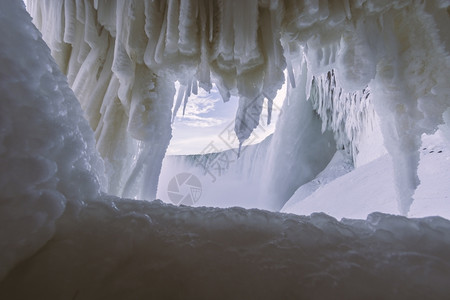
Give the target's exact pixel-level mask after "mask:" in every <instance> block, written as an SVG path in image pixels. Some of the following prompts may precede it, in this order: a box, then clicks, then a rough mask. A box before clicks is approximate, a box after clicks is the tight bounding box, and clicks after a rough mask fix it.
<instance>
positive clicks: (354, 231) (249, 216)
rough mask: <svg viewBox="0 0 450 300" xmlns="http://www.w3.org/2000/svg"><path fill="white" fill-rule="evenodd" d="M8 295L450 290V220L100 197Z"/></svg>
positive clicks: (2, 286) (419, 294) (64, 224)
mask: <svg viewBox="0 0 450 300" xmlns="http://www.w3.org/2000/svg"><path fill="white" fill-rule="evenodd" d="M57 225H58V226H57V231H56V233H55V235H54V238H53V239H52V240H50V241H49V242H48V243H47V244H46V245H45V246H44V247H43V248H42V249H41V250H40V251H39V252H38V253H36V254H35V255H34V256H33V258H32V259H29V260H26V261H24V262H23V263H21V264H20V265H19V266H18V267H17V268H16V269H14V270H13V271H12V272H11V273H10V275H9V276H8V277H7V278H6V279H5V280H4V281H2V282H1V283H0V297H1V298H2V299H35V298H39V299H73V298H75V299H124V298H126V299H144V298H152V299H154V298H155V299H156V298H157V299H161V298H164V299H179V298H180V299H181V298H182V299H186V298H189V299H194V298H196V299H198V298H201V299H207V298H214V299H230V298H242V299H275V298H283V299H298V298H299V297H300V298H303V297H304V298H308V299H325V298H339V299H361V298H364V299H424V298H428V299H445V298H446V297H447V296H448V294H449V293H450V286H449V285H448V282H449V280H450V264H449V259H450V256H449V255H450V254H449V253H450V222H449V221H448V220H445V219H442V218H439V217H429V218H423V219H407V218H405V217H401V216H392V215H383V214H380V213H374V214H371V215H369V216H368V217H367V220H350V219H345V220H342V221H341V222H338V221H337V220H336V219H334V218H331V217H329V216H327V215H325V214H313V215H311V216H308V217H301V216H296V215H288V214H280V213H270V212H266V211H260V210H245V209H242V208H230V209H214V208H191V207H175V206H171V205H165V204H162V203H161V202H143V201H135V200H125V199H118V198H109V197H108V198H105V197H103V198H99V199H98V201H91V202H89V203H88V204H87V206H85V207H83V209H82V210H81V212H80V214H79V216H78V217H75V218H74V217H70V216H66V215H64V216H63V217H62V218H60V219H59V221H58V223H57Z"/></svg>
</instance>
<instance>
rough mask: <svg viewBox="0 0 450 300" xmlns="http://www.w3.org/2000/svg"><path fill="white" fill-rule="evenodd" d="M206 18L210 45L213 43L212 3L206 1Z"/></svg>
mask: <svg viewBox="0 0 450 300" xmlns="http://www.w3.org/2000/svg"><path fill="white" fill-rule="evenodd" d="M207 3H208V8H209V11H208V16H209V42H210V43H211V42H212V41H213V34H214V10H213V9H214V2H213V1H208V2H207Z"/></svg>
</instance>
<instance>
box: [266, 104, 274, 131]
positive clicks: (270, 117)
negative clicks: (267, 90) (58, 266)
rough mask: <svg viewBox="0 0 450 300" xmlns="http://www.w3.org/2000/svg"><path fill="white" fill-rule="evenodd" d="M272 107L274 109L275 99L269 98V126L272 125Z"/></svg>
mask: <svg viewBox="0 0 450 300" xmlns="http://www.w3.org/2000/svg"><path fill="white" fill-rule="evenodd" d="M272 107H273V99H272V98H267V126H269V125H270V122H271V121H272Z"/></svg>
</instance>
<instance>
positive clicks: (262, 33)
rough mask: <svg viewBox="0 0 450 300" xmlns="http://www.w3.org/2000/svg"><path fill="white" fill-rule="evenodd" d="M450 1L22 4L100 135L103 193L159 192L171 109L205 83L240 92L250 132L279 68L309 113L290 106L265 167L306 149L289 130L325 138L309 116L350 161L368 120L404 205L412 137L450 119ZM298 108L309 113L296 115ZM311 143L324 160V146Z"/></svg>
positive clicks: (404, 207)
mask: <svg viewBox="0 0 450 300" xmlns="http://www.w3.org/2000/svg"><path fill="white" fill-rule="evenodd" d="M449 3H450V2H449V1H445V0H442V1H437V0H436V1H410V0H399V1H379V0H378V1H364V0H355V1H349V0H338V1H325V0H310V1H289V0H286V1H270V0H266V1H264V0H260V1H257V0H247V1H206V0H205V1H203V0H186V1H184V0H183V1H176V0H174V1H172V0H167V1H166V0H161V1H144V0H142V1H139V0H136V1H132V0H130V1H106V0H94V1H89V0H85V1H82V0H77V1H72V0H66V1H62V0H61V1H34V0H28V1H27V7H28V10H29V12H30V13H31V15H32V16H33V18H34V23H35V24H36V26H37V27H38V28H39V29H40V30H41V32H42V34H43V38H44V40H45V41H46V42H47V44H48V45H49V46H50V48H51V50H52V55H53V57H54V58H55V59H56V61H57V63H58V65H59V66H60V68H61V70H62V71H63V72H64V73H65V74H66V75H67V77H68V81H69V85H70V86H71V87H72V89H73V90H74V92H75V94H76V96H77V97H78V99H79V101H80V102H81V105H82V107H83V109H84V111H85V115H86V118H87V119H88V122H89V124H90V126H91V127H92V129H93V130H94V132H95V138H96V140H97V149H98V151H99V152H100V154H101V156H102V157H103V159H104V161H105V167H106V173H107V175H108V176H107V177H108V182H107V184H106V186H105V189H106V191H107V192H109V193H111V194H114V195H120V196H124V197H135V198H140V199H154V197H155V194H156V188H157V182H158V176H159V172H160V169H161V162H162V159H163V158H164V155H165V151H166V149H167V146H168V144H169V142H170V138H171V125H170V124H171V119H172V118H173V116H174V115H175V114H176V112H177V110H178V109H179V108H180V107H181V106H182V105H186V102H187V101H188V99H189V96H190V95H191V94H192V93H194V94H195V93H197V90H198V88H199V87H200V88H203V89H205V90H209V89H210V88H211V84H212V83H213V82H214V83H215V84H216V85H217V87H218V88H219V91H220V93H221V95H222V98H223V100H224V101H228V100H229V98H230V95H235V96H238V97H239V108H238V111H237V113H236V123H235V131H236V134H237V136H238V138H239V140H240V142H241V143H242V142H243V141H245V140H246V139H247V138H248V137H249V136H250V134H251V132H252V130H253V129H254V128H255V127H256V126H257V125H258V122H259V115H260V114H261V111H262V107H263V102H264V101H267V102H268V104H269V105H268V109H269V115H270V110H271V101H272V100H273V98H274V96H275V94H276V92H277V90H278V89H279V88H280V87H281V86H282V84H283V82H284V73H283V72H284V70H285V69H286V68H287V71H288V74H289V76H288V78H289V85H290V87H289V88H290V90H289V91H288V96H287V101H288V102H289V103H291V104H292V103H295V102H299V101H303V100H310V102H311V104H312V109H311V108H310V107H309V105H308V106H305V105H304V106H305V107H304V108H303V109H304V110H306V111H308V112H306V113H302V114H298V111H296V110H295V109H290V108H289V107H286V108H285V114H284V116H283V117H282V118H284V119H285V120H284V121H283V120H280V124H281V125H279V126H277V131H278V132H279V133H278V136H279V137H278V138H277V137H276V136H277V134H275V136H274V140H275V141H274V142H272V144H273V145H271V147H270V149H271V150H270V151H272V155H271V157H272V158H273V159H272V160H270V159H269V162H268V165H270V166H271V167H270V168H269V170H267V172H266V173H269V175H267V176H272V178H273V177H274V176H282V174H281V173H283V171H280V169H281V170H283V168H282V166H283V165H285V166H287V167H289V166H290V165H294V168H295V165H296V164H297V165H298V164H301V163H305V162H307V161H311V160H312V159H314V158H312V157H311V155H303V156H302V155H301V154H300V155H297V152H299V151H300V150H301V149H298V147H297V148H295V147H294V146H292V147H291V148H289V140H291V138H292V137H293V136H294V137H295V131H296V130H299V129H300V128H305V129H304V130H305V131H309V132H310V133H311V134H309V135H308V134H300V135H301V136H302V135H303V136H304V137H305V139H306V140H307V139H308V138H309V137H310V136H311V135H312V133H313V132H314V135H315V136H317V140H319V142H316V144H317V145H320V140H321V139H322V140H323V141H324V142H323V143H325V140H326V141H329V138H328V137H324V136H320V133H318V134H317V133H316V131H314V130H315V127H314V126H316V125H314V126H313V125H310V123H311V122H309V121H307V120H309V119H311V116H312V115H313V114H319V116H320V118H321V122H322V125H321V128H322V132H324V131H331V132H332V134H333V139H334V141H333V142H335V143H336V145H337V148H339V149H342V148H344V149H346V150H347V152H348V153H350V154H351V155H352V156H353V157H354V160H357V156H358V155H359V151H358V145H359V143H360V141H361V138H362V135H364V133H365V132H367V130H368V129H367V128H369V127H372V126H373V123H374V122H375V123H377V126H379V127H380V128H381V132H382V136H383V139H384V145H385V147H386V149H387V151H388V152H389V153H390V154H391V156H392V157H393V162H394V169H395V180H396V186H397V191H398V193H397V194H398V195H397V198H398V199H397V200H398V206H399V210H400V212H401V213H403V214H406V213H407V212H408V209H409V206H410V205H411V202H412V195H413V193H414V190H415V188H416V187H417V186H418V184H419V179H418V177H417V166H418V161H419V152H418V148H419V147H420V137H421V135H422V134H423V133H432V132H434V131H435V130H436V129H437V126H438V125H440V124H443V123H444V119H443V115H444V113H445V111H446V110H447V109H448V107H449V106H450V96H449V94H450V89H449V81H448V78H449V65H450V63H449V50H450V39H449V36H450V34H449V32H448V31H449V26H448V24H449V21H448V16H449ZM176 80H178V81H180V83H181V87H180V92H179V93H178V95H179V97H178V98H177V99H176V101H175V103H173V98H174V95H175V88H174V81H176ZM172 106H173V107H172ZM295 114H297V115H295ZM447 114H448V111H447ZM297 117H298V118H302V120H306V121H302V120H298V121H296V122H294V121H292V120H295V119H296V118H297ZM289 120H291V121H289ZM308 122H309V123H308ZM283 124H287V125H283ZM296 126H297V127H296ZM316 127H317V126H316ZM293 132H294V133H293ZM366 135H367V134H366ZM366 138H370V137H366ZM297 139H298V138H297ZM301 142H302V141H299V143H301ZM314 142H315V141H309V142H308V143H314ZM286 145H287V146H286ZM294 148H295V149H294ZM316 148H317V149H318V151H317V154H316V156H317V157H316V161H318V162H319V163H318V165H319V166H320V168H323V167H324V165H326V163H327V162H328V161H329V160H330V159H331V155H332V153H330V151H329V150H327V149H325V150H320V148H321V147H319V146H317V147H316ZM286 149H288V150H289V149H290V152H289V151H287V150H286ZM283 151H284V152H283ZM302 151H306V150H302ZM285 152H289V153H288V154H287V155H285V156H284V157H283V158H275V157H277V156H278V157H279V156H280V155H282V153H285ZM280 160H282V161H281V162H280ZM280 166H281V167H280ZM277 168H279V169H277ZM320 168H319V170H313V171H314V172H315V174H317V173H318V172H319V171H320ZM314 172H313V173H314ZM299 184H300V182H295V183H292V186H288V187H287V188H286V189H291V190H292V189H293V188H295V187H298V185H299ZM271 188H272V189H275V187H270V186H269V187H267V189H268V191H267V192H268V193H269V194H270V193H271V192H272V191H270V189H271ZM289 193H290V194H292V193H293V191H290V192H289ZM281 204H282V203H281ZM281 204H280V203H278V204H274V205H272V206H271V208H274V209H276V208H279V207H280V205H281Z"/></svg>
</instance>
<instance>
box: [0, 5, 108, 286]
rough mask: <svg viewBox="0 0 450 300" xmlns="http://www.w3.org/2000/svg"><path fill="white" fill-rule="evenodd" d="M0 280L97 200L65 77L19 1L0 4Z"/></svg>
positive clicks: (87, 146) (97, 174)
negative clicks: (63, 221) (64, 219)
mask: <svg viewBox="0 0 450 300" xmlns="http://www.w3.org/2000/svg"><path fill="white" fill-rule="evenodd" d="M0 24H1V26H0V36H2V38H1V39H0V65H1V66H0V191H1V193H0V220H1V225H0V253H1V255H0V278H2V277H3V276H4V275H5V273H6V272H7V271H8V269H10V268H11V267H12V266H13V265H14V264H15V263H16V262H18V261H20V260H22V259H23V258H25V257H27V256H29V255H31V254H33V253H34V252H35V251H37V250H38V249H39V248H40V247H41V246H42V245H43V244H44V243H45V242H46V241H47V240H48V239H49V238H50V237H51V236H52V234H53V232H54V224H55V221H56V220H57V219H58V218H59V217H60V216H61V214H62V213H63V212H64V210H65V208H66V207H67V208H70V210H71V211H76V210H77V209H79V208H80V207H81V206H82V205H83V203H84V202H85V201H87V200H89V199H92V198H95V197H97V196H98V195H99V191H100V184H99V180H100V179H101V178H102V176H104V175H103V163H102V161H101V159H100V157H99V156H98V155H97V154H96V152H95V140H94V136H93V134H92V130H91V129H90V127H89V125H88V124H87V122H86V120H85V119H84V118H83V114H82V111H81V108H80V104H79V102H78V101H77V99H76V98H75V96H74V94H73V92H72V90H71V89H70V88H69V86H68V85H67V81H66V78H65V76H64V75H63V74H62V73H61V71H60V70H59V68H58V66H57V65H56V63H55V62H54V60H53V58H52V57H51V55H50V50H49V49H48V47H47V46H46V45H45V43H44V41H43V40H42V39H41V34H40V33H39V31H38V30H37V29H36V28H35V27H34V26H33V25H32V24H31V18H30V16H29V15H28V14H27V12H26V11H25V8H24V7H23V3H21V2H20V1H1V3H0Z"/></svg>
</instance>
